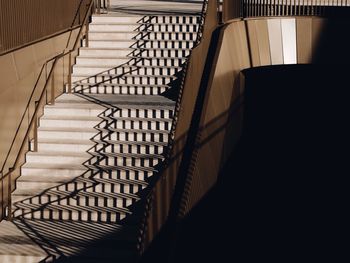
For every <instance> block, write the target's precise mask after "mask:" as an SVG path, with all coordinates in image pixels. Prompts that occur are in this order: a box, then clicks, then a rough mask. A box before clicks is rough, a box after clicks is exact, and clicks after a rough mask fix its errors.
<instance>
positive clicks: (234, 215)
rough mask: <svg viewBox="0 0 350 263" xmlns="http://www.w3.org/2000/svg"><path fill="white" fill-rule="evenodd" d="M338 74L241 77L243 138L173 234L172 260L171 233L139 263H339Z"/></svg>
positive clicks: (268, 70) (342, 145) (342, 134)
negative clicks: (243, 80)
mask: <svg viewBox="0 0 350 263" xmlns="http://www.w3.org/2000/svg"><path fill="white" fill-rule="evenodd" d="M346 71H347V68H344V67H342V66H333V67H320V66H315V65H294V66H273V67H262V68H256V69H251V70H246V71H245V72H244V74H245V77H246V90H245V94H244V96H245V114H244V117H245V118H244V126H243V135H242V138H241V140H240V141H239V143H238V145H237V147H236V149H235V151H234V153H233V154H232V155H231V157H230V159H229V161H228V162H227V164H226V165H225V169H224V170H223V171H222V173H221V176H220V179H219V181H218V183H217V185H216V186H215V187H214V188H213V189H212V190H211V191H210V192H209V193H208V194H207V195H206V196H205V197H204V198H203V199H202V200H201V202H200V203H199V204H198V205H197V206H196V207H195V208H194V209H193V210H192V211H191V212H190V213H189V214H188V215H187V216H186V217H185V218H184V220H183V221H182V222H181V227H180V228H176V229H177V231H178V232H177V240H176V245H175V249H174V250H173V251H172V252H171V253H170V256H169V254H167V253H169V252H168V250H167V249H168V248H167V244H169V243H167V242H169V236H171V235H169V233H171V232H172V229H174V227H175V226H174V225H171V224H169V225H166V226H165V228H164V230H163V231H162V232H161V234H160V235H159V236H158V237H157V239H156V240H155V243H154V244H153V246H152V247H151V249H152V250H150V253H148V254H146V257H145V258H144V261H143V262H154V261H156V262H253V261H256V260H259V261H262V260H266V261H273V262H286V261H296V260H305V261H312V260H325V259H326V260H330V261H334V260H336V261H337V259H340V258H341V256H342V253H344V252H345V251H346V250H345V243H344V242H343V241H342V240H343V238H345V236H344V226H345V224H344V223H345V218H346V216H345V214H346V211H344V207H346V202H347V201H346V200H347V198H346V196H347V189H346V185H347V184H346V178H347V176H346V175H347V174H349V171H348V167H347V163H348V161H347V154H346V152H347V151H346V149H347V148H348V139H347V137H348V128H347V126H348V125H347V119H348V114H349V112H350V109H349V103H348V102H347V100H348V93H349V92H348V86H349V84H348V80H347V73H346ZM164 251H165V252H164ZM152 253H153V254H152ZM169 257H170V259H169ZM157 259H159V261H158V260H157Z"/></svg>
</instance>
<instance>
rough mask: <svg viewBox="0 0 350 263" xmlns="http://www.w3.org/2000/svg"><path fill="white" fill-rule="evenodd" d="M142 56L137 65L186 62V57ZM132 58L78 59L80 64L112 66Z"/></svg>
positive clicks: (170, 64) (176, 65)
mask: <svg viewBox="0 0 350 263" xmlns="http://www.w3.org/2000/svg"><path fill="white" fill-rule="evenodd" d="M138 58H140V60H139V61H137V63H136V65H142V66H162V67H163V66H170V67H171V66H172V67H179V66H181V65H182V63H184V62H185V59H184V58H149V57H144V56H142V55H141V56H138ZM130 59H133V58H116V59H107V58H101V59H100V58H84V57H80V58H78V59H77V64H76V65H79V66H96V67H100V66H103V67H105V66H109V67H111V68H113V67H115V66H117V65H121V64H123V63H126V62H128V61H130Z"/></svg>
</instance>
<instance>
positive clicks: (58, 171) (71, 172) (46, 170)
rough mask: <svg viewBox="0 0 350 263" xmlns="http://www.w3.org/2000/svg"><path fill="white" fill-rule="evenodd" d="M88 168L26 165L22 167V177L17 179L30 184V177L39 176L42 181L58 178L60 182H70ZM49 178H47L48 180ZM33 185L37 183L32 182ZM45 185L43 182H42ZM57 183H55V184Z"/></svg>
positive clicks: (82, 166)
mask: <svg viewBox="0 0 350 263" xmlns="http://www.w3.org/2000/svg"><path fill="white" fill-rule="evenodd" d="M87 171H88V168H87V167H85V166H84V165H83V164H67V163H64V162H61V163H26V164H24V165H23V166H22V170H21V172H22V176H21V177H20V178H19V179H18V182H23V183H30V180H33V178H30V180H29V177H27V175H28V176H30V175H36V176H41V177H42V178H43V180H49V178H50V177H51V178H53V177H60V180H63V181H59V183H60V182H65V181H66V179H67V180H71V179H72V178H74V177H77V176H80V175H82V174H83V173H85V172H87ZM48 177H49V178H48ZM33 182H34V183H37V182H35V181H33ZM44 183H45V182H44ZM55 183H57V182H55Z"/></svg>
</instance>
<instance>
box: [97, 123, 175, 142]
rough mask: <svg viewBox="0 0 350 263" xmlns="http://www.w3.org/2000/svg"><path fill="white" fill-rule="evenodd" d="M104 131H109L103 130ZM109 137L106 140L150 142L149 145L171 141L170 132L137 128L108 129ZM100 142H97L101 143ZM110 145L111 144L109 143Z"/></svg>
mask: <svg viewBox="0 0 350 263" xmlns="http://www.w3.org/2000/svg"><path fill="white" fill-rule="evenodd" d="M101 130H102V131H106V130H107V129H105V128H103V129H101ZM108 132H109V135H108V136H106V137H105V138H104V140H107V141H108V140H111V141H113V140H115V141H117V142H133V141H134V142H148V143H154V144H158V143H167V142H168V139H169V131H168V130H161V129H159V130H155V129H137V128H114V127H112V126H110V127H108ZM99 141H100V140H96V142H99ZM109 143H110V142H109Z"/></svg>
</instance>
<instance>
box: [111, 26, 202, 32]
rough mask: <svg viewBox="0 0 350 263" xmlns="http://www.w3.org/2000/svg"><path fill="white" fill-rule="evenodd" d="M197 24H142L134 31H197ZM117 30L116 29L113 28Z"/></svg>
mask: <svg viewBox="0 0 350 263" xmlns="http://www.w3.org/2000/svg"><path fill="white" fill-rule="evenodd" d="M197 28H198V25H176V24H143V25H140V26H139V27H137V28H136V31H156V32H175V33H177V32H186V33H193V32H197ZM134 29H135V28H134ZM115 31H117V30H115Z"/></svg>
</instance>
